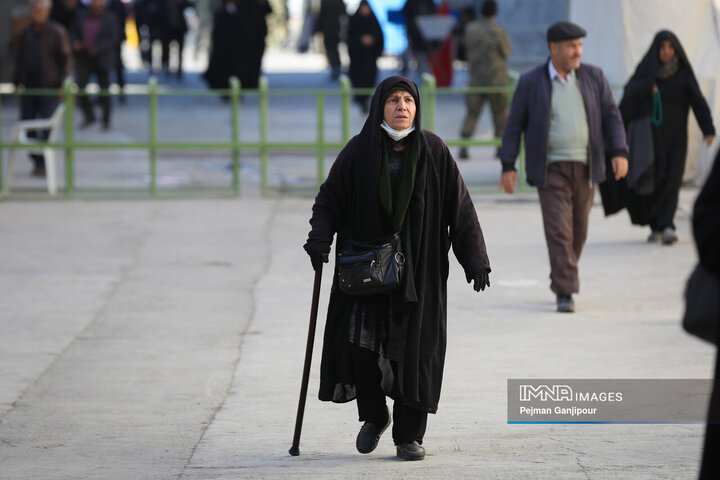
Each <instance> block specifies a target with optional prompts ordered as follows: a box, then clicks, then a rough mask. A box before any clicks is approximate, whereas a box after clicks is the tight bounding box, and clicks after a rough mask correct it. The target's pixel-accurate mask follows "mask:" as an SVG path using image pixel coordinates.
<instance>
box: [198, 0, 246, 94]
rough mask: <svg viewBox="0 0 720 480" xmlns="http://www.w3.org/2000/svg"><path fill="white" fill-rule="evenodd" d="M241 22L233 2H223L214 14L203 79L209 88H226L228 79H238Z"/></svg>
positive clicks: (230, 0) (235, 4)
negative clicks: (210, 48) (210, 47)
mask: <svg viewBox="0 0 720 480" xmlns="http://www.w3.org/2000/svg"><path fill="white" fill-rule="evenodd" d="M241 22H242V20H241V17H240V12H239V11H238V7H237V3H236V1H235V0H223V5H222V7H220V8H219V9H218V10H217V11H216V12H215V17H214V21H213V30H212V51H211V53H210V61H209V63H208V68H207V70H206V71H205V74H204V75H203V78H204V79H205V81H206V82H207V84H208V87H210V88H228V86H229V85H230V77H236V78H238V79H239V78H240V69H241V56H240V51H239V49H240V44H241V42H242V39H241V32H242V23H241Z"/></svg>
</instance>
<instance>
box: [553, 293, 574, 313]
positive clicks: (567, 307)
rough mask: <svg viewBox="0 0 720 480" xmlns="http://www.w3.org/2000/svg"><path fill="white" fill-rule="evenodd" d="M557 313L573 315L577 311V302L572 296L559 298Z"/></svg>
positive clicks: (559, 296) (560, 296)
mask: <svg viewBox="0 0 720 480" xmlns="http://www.w3.org/2000/svg"><path fill="white" fill-rule="evenodd" d="M557 311H558V312H563V313H573V312H574V311H575V301H574V300H573V298H572V295H558V296H557Z"/></svg>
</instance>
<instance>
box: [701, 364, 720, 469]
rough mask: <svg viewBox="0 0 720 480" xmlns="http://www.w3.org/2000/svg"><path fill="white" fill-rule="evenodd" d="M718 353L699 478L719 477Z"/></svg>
mask: <svg viewBox="0 0 720 480" xmlns="http://www.w3.org/2000/svg"><path fill="white" fill-rule="evenodd" d="M718 375H720V354H717V353H716V358H715V380H714V381H713V389H712V395H711V396H710V407H709V408H708V425H707V427H706V429H705V446H704V447H703V457H702V467H701V468H700V480H711V479H716V478H720V477H719V476H718V475H720V458H718V451H720V381H719V380H718Z"/></svg>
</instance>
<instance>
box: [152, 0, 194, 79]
mask: <svg viewBox="0 0 720 480" xmlns="http://www.w3.org/2000/svg"><path fill="white" fill-rule="evenodd" d="M160 2H161V3H160V9H159V11H160V15H159V16H158V22H157V25H156V28H157V30H158V32H159V35H160V40H161V42H162V59H161V61H162V69H163V73H164V74H165V76H169V75H170V47H171V44H174V45H175V46H176V47H177V69H176V70H175V77H176V78H177V79H178V80H182V76H183V66H182V65H183V49H184V47H185V34H186V33H187V31H188V26H187V21H186V20H185V9H186V8H188V7H189V6H190V5H191V3H190V2H189V1H188V0H160Z"/></svg>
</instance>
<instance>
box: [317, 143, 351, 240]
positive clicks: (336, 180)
mask: <svg viewBox="0 0 720 480" xmlns="http://www.w3.org/2000/svg"><path fill="white" fill-rule="evenodd" d="M354 144H355V142H354V141H353V140H351V141H350V142H349V143H348V145H347V146H346V147H345V148H344V149H343V150H342V151H341V152H340V154H339V155H338V158H337V159H336V160H335V163H333V166H332V168H330V173H328V177H327V179H326V180H325V182H323V184H322V185H321V186H320V191H319V192H318V194H317V196H316V197H315V203H314V204H313V207H312V217H311V218H310V227H311V229H310V233H308V239H307V242H306V243H305V250H308V251H309V250H310V249H314V248H313V247H322V248H321V249H322V250H325V251H330V245H331V244H332V240H333V236H334V235H335V233H336V232H337V231H338V228H339V221H340V219H342V218H344V212H347V211H348V210H347V196H348V194H350V192H351V190H350V182H349V181H348V179H350V178H351V174H352V172H351V168H352V162H351V160H352V158H351V157H352V154H351V153H350V152H352V151H354V147H353V145H354Z"/></svg>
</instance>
